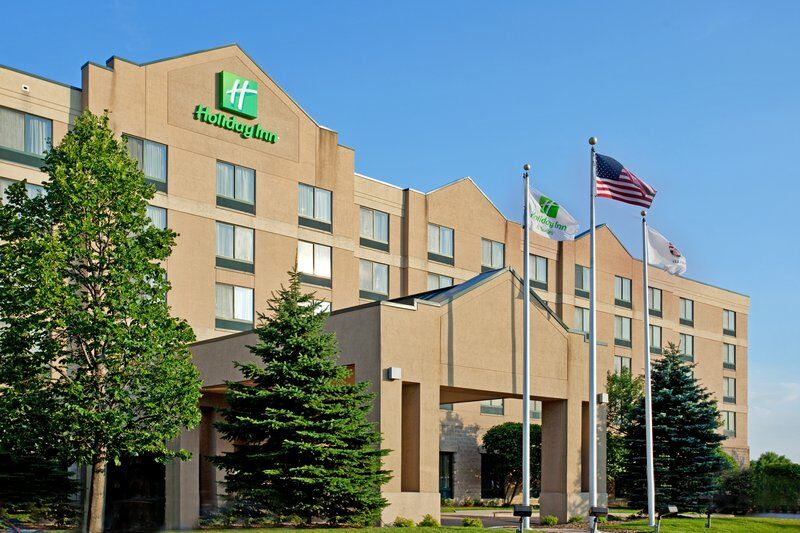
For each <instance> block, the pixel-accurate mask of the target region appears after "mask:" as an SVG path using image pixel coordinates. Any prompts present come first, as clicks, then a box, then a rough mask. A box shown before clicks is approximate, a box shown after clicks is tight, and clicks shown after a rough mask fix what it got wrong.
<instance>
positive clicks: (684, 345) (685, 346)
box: [678, 333, 694, 360]
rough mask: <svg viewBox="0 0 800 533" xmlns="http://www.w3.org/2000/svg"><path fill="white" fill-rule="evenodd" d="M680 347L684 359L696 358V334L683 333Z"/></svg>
mask: <svg viewBox="0 0 800 533" xmlns="http://www.w3.org/2000/svg"><path fill="white" fill-rule="evenodd" d="M678 348H679V349H680V352H681V355H683V357H684V359H688V360H694V335H689V334H687V333H681V334H680V343H679V346H678Z"/></svg>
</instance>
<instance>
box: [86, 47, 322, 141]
mask: <svg viewBox="0 0 800 533" xmlns="http://www.w3.org/2000/svg"><path fill="white" fill-rule="evenodd" d="M224 48H235V49H236V50H237V51H238V52H240V53H241V54H243V55H244V56H245V57H246V58H247V59H249V60H250V61H251V62H252V63H253V65H255V66H256V68H257V69H258V70H259V71H260V72H261V74H262V75H263V76H264V77H265V78H267V79H268V80H270V81H271V82H272V83H274V84H275V86H276V87H277V88H278V89H279V90H280V91H281V92H282V93H283V94H285V95H286V97H287V98H288V99H289V100H290V101H291V102H292V103H293V104H294V105H296V106H297V108H298V109H299V110H300V111H302V112H303V114H304V115H305V116H306V117H308V119H309V120H310V121H311V122H313V123H314V125H315V126H317V127H318V128H322V129H326V130H329V131H333V132H334V133H335V132H336V130H332V129H331V128H328V127H325V126H322V125H320V124H319V123H318V122H317V121H316V120H314V118H313V117H312V116H311V115H309V114H308V112H307V111H306V110H305V109H303V107H302V106H301V105H300V104H298V103H297V101H296V100H295V99H294V98H292V97H291V95H289V93H288V92H286V91H285V90H284V89H283V87H281V86H280V85H279V84H278V83H277V82H276V81H275V80H274V79H272V76H270V75H269V74H267V73H266V72H265V71H264V69H263V68H261V65H260V64H259V63H258V62H257V61H256V60H255V59H253V58H252V57H250V54H248V53H247V52H245V51H244V49H242V47H241V46H239V45H238V44H236V43H231V44H225V45H222V46H215V47H213V48H206V49H205V50H197V51H195V52H188V53H185V54H179V55H176V56H170V57H164V58H161V59H155V60H153V61H147V62H145V63H137V62H136V61H131V60H130V59H126V58H124V57H120V56H116V55H113V56H111V57H109V58H108V59H107V60H106V64H105V66H103V65H99V64H97V63H95V62H93V61H87V62H86V63H84V64H83V67H81V69H83V68H84V67H86V65H95V66H97V67H100V68H104V69H106V70H113V68H112V67H111V64H113V62H114V61H115V60H119V61H125V62H126V63H131V64H132V65H136V66H137V67H146V66H149V65H153V64H156V63H163V62H165V61H173V60H175V59H181V58H183V57H188V56H193V55H198V54H206V53H208V52H215V51H217V50H222V49H224Z"/></svg>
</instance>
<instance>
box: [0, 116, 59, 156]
mask: <svg viewBox="0 0 800 533" xmlns="http://www.w3.org/2000/svg"><path fill="white" fill-rule="evenodd" d="M52 142H53V121H52V120H50V119H48V118H44V117H38V116H36V115H31V114H30V113H23V112H21V111H16V110H14V109H9V108H7V107H0V147H3V148H10V149H12V150H16V151H18V152H24V153H26V154H31V155H35V156H43V155H44V154H46V153H47V151H48V150H50V146H51V143H52Z"/></svg>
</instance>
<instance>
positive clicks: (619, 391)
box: [606, 368, 644, 496]
mask: <svg viewBox="0 0 800 533" xmlns="http://www.w3.org/2000/svg"><path fill="white" fill-rule="evenodd" d="M643 382H644V379H643V378H642V376H636V377H634V376H633V374H632V373H631V371H630V370H628V369H627V368H623V369H622V372H620V373H619V374H617V373H613V372H609V373H608V377H607V378H606V390H607V391H608V424H607V428H608V433H607V435H606V449H607V453H606V458H607V459H606V472H607V475H608V481H609V483H608V484H609V493H610V492H612V491H613V492H614V493H615V494H617V495H618V496H619V495H621V494H624V492H625V487H624V482H623V479H624V476H625V473H626V471H627V467H628V456H629V455H630V450H628V447H627V445H626V441H625V436H624V430H625V429H626V428H628V427H630V425H631V417H632V413H633V408H634V407H635V406H636V405H637V404H638V403H639V401H640V399H641V398H642V394H643V385H642V384H643Z"/></svg>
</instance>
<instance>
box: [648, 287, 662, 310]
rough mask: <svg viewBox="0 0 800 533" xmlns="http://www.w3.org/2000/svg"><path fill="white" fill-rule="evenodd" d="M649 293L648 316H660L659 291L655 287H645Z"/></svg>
mask: <svg viewBox="0 0 800 533" xmlns="http://www.w3.org/2000/svg"><path fill="white" fill-rule="evenodd" d="M647 292H648V293H649V294H648V295H647V296H648V300H649V301H650V302H649V303H650V309H649V311H650V314H651V315H653V316H661V289H656V288H655V287H647Z"/></svg>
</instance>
